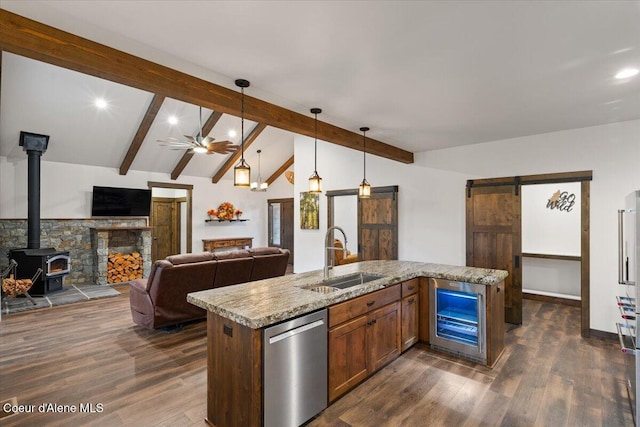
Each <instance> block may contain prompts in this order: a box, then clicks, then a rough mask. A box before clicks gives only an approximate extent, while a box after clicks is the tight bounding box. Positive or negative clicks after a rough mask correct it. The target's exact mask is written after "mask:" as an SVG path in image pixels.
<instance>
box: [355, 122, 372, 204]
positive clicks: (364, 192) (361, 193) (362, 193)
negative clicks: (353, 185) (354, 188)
mask: <svg viewBox="0 0 640 427" xmlns="http://www.w3.org/2000/svg"><path fill="white" fill-rule="evenodd" d="M368 130H369V128H368V127H361V128H360V131H361V132H362V164H363V175H364V177H363V179H362V182H361V183H360V187H359V188H358V197H359V198H361V199H368V198H369V197H371V184H369V182H368V181H367V136H366V133H367V131H368Z"/></svg>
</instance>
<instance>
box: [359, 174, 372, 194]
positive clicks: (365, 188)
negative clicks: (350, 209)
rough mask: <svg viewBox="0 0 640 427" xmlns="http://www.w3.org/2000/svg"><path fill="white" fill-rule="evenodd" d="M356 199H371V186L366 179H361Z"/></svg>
mask: <svg viewBox="0 0 640 427" xmlns="http://www.w3.org/2000/svg"><path fill="white" fill-rule="evenodd" d="M358 197H359V198H361V199H368V198H369V197H371V185H370V184H369V183H368V182H367V180H366V179H363V180H362V182H361V183H360V187H359V188H358Z"/></svg>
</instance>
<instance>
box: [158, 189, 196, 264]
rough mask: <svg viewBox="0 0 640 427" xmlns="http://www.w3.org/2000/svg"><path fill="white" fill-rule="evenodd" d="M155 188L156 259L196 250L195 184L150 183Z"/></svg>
mask: <svg viewBox="0 0 640 427" xmlns="http://www.w3.org/2000/svg"><path fill="white" fill-rule="evenodd" d="M147 184H148V187H149V188H150V189H151V216H150V225H151V227H152V233H151V236H152V239H151V255H152V259H153V261H156V260H158V259H164V258H166V257H167V256H169V255H174V254H178V253H190V252H191V251H192V238H191V235H192V221H191V212H192V207H191V202H192V192H193V185H188V184H174V183H163V182H151V181H150V182H148V183H147Z"/></svg>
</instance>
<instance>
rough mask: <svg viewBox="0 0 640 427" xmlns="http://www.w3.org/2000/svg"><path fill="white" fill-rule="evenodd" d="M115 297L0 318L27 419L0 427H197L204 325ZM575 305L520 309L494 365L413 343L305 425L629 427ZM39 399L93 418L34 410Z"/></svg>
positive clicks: (10, 386) (5, 356)
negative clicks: (140, 315)
mask: <svg viewBox="0 0 640 427" xmlns="http://www.w3.org/2000/svg"><path fill="white" fill-rule="evenodd" d="M118 289H119V290H120V291H121V292H123V295H122V296H120V297H115V298H109V299H103V300H96V301H88V302H83V303H78V304H71V305H66V306H61V307H54V308H51V309H44V310H37V311H32V312H27V313H20V314H15V315H11V316H8V317H4V316H3V319H2V322H0V401H2V402H4V401H6V400H9V399H11V398H12V397H16V398H17V402H18V404H21V405H35V406H36V408H35V411H36V413H33V414H32V413H25V414H18V415H12V416H10V417H6V418H2V419H0V425H2V426H35V425H47V426H67V425H83V426H205V425H206V423H205V422H204V418H205V414H206V407H205V406H206V396H205V394H206V342H205V341H206V340H205V336H206V327H205V326H206V325H205V322H198V323H193V324H190V325H187V326H185V327H184V329H182V330H181V331H178V332H174V333H167V332H150V331H146V330H143V329H142V328H139V327H137V326H135V325H134V324H133V323H132V321H131V315H130V313H129V302H128V295H127V289H126V288H123V287H120V288H118ZM578 310H579V309H578V308H575V307H567V306H562V305H556V304H550V303H545V302H538V301H528V300H525V302H524V322H525V326H521V327H517V328H511V329H510V330H509V331H508V333H507V347H506V350H505V353H504V354H503V355H502V357H501V358H500V360H499V361H498V363H497V365H496V367H495V368H494V369H488V368H485V367H482V366H479V365H475V364H473V363H468V362H461V361H459V360H456V359H453V358H450V357H448V356H445V355H442V354H438V353H434V352H432V351H431V350H429V349H428V348H426V347H425V346H421V345H419V346H417V347H414V348H413V349H411V350H409V351H408V352H406V353H405V354H404V355H403V356H401V357H400V358H399V359H397V360H395V361H394V362H392V363H391V364H389V365H387V366H386V367H385V368H383V369H382V370H381V371H380V372H378V373H377V374H376V375H374V376H373V377H372V378H370V379H369V380H368V381H366V382H365V383H363V384H362V385H360V386H359V387H357V388H356V389H355V390H353V391H352V392H350V393H349V394H347V395H346V396H345V397H343V398H342V399H340V400H338V401H337V402H336V403H335V404H334V405H332V406H331V407H330V408H328V409H326V410H325V411H324V412H323V413H322V414H321V415H320V416H319V417H317V418H316V419H314V420H312V421H311V422H310V423H309V424H308V425H309V426H338V427H339V426H426V425H429V426H500V425H502V426H554V427H555V426H563V425H565V426H590V425H598V426H602V425H606V426H631V425H632V418H631V412H630V410H629V408H628V404H627V400H626V399H627V397H626V390H625V388H624V383H623V377H624V360H623V356H624V355H623V354H622V353H621V352H620V350H619V349H618V348H617V346H618V344H617V343H616V342H615V341H607V340H600V339H589V340H584V339H582V338H580V323H579V320H578V319H579V316H578ZM41 403H54V404H60V405H75V406H76V410H77V411H79V407H78V405H80V403H83V404H84V403H92V404H94V409H96V408H95V405H97V404H102V405H103V411H102V412H101V413H78V412H76V413H69V412H66V413H51V412H49V413H38V412H37V411H38V405H40V404H41Z"/></svg>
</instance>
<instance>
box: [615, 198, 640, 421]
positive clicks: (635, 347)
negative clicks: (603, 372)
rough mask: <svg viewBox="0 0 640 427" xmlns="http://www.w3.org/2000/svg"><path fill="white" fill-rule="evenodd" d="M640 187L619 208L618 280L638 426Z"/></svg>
mask: <svg viewBox="0 0 640 427" xmlns="http://www.w3.org/2000/svg"><path fill="white" fill-rule="evenodd" d="M639 213H640V190H639V191H634V192H633V193H631V194H629V195H628V196H627V197H626V199H625V208H624V209H621V210H619V211H618V283H619V284H621V285H624V288H623V289H624V295H621V296H618V297H617V301H618V307H619V308H620V315H621V318H622V321H621V322H619V323H618V324H617V328H618V336H619V338H620V345H621V347H622V351H623V352H624V353H626V354H625V356H626V357H625V366H626V379H627V381H626V383H627V391H628V393H629V401H630V403H631V411H632V414H633V417H634V422H635V424H636V426H637V425H638V420H639V416H638V415H640V414H639V413H638V409H639V405H638V401H637V399H638V396H640V394H639V393H638V386H639V385H640V377H639V375H640V342H639V341H638V340H637V339H636V336H637V331H638V329H639V327H640V324H639V322H640V304H638V302H639V301H640V284H639V283H638V277H640V271H639V269H640V250H639V249H638V243H639V242H640V215H639Z"/></svg>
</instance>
